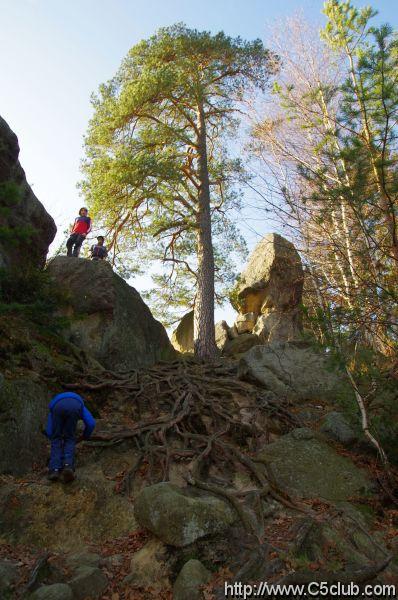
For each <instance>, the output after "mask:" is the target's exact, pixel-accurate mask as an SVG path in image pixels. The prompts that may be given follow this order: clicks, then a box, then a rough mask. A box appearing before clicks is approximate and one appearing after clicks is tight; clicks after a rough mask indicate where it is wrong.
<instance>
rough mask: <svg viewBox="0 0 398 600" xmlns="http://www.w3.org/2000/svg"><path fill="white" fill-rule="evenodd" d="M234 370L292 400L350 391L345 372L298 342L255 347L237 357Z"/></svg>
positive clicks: (329, 397) (331, 397)
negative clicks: (237, 360) (237, 366)
mask: <svg viewBox="0 0 398 600" xmlns="http://www.w3.org/2000/svg"><path fill="white" fill-rule="evenodd" d="M238 373H239V377H240V378H242V379H248V380H254V381H257V382H258V383H261V384H262V385H263V386H264V387H265V388H266V389H267V390H270V391H272V392H274V393H275V394H276V395H277V396H284V397H287V398H291V399H293V400H321V399H325V400H336V399H337V398H338V397H342V396H344V397H345V398H351V397H352V394H353V392H352V389H351V388H350V385H349V382H348V380H347V378H346V376H345V374H344V373H343V372H342V371H340V370H337V369H336V368H335V367H333V366H332V365H331V364H330V361H329V360H328V357H327V356H326V355H325V354H321V353H318V352H316V351H315V350H313V349H312V348H311V347H309V346H308V345H306V344H304V343H301V342H272V343H269V344H267V345H265V346H255V347H254V348H252V349H251V350H249V351H248V352H246V353H245V354H244V356H242V357H241V359H240V362H239V368H238Z"/></svg>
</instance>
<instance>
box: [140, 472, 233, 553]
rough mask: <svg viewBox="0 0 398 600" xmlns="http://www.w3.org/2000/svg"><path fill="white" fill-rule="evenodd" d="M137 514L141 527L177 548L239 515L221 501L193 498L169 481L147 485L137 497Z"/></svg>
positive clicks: (213, 530) (220, 526)
mask: <svg viewBox="0 0 398 600" xmlns="http://www.w3.org/2000/svg"><path fill="white" fill-rule="evenodd" d="M135 515H136V519H137V521H138V522H139V523H140V525H141V526H143V527H146V528H147V529H149V531H151V532H152V533H153V534H154V535H156V536H157V537H158V538H159V539H160V540H161V541H162V542H164V543H165V544H170V545H172V546H177V547H183V546H187V545H188V544H192V542H194V541H195V540H197V539H200V538H202V537H204V536H207V535H214V534H216V533H220V532H222V531H224V530H225V529H226V528H227V527H228V526H229V525H231V524H232V523H233V522H234V520H235V518H236V517H235V514H234V511H233V510H232V509H231V508H230V507H229V506H228V505H227V504H226V503H225V502H223V501H222V500H220V499H218V498H216V497H214V496H200V497H192V496H189V495H188V494H187V492H186V491H184V490H183V489H180V488H178V487H177V486H175V485H172V484H170V483H168V482H165V483H157V484H155V485H151V486H149V487H146V488H144V489H143V490H142V492H141V493H140V494H139V496H138V498H137V500H136V503H135Z"/></svg>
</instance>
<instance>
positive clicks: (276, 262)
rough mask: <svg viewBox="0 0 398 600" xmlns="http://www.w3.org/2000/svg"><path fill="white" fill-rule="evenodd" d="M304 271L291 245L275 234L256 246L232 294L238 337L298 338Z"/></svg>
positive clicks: (261, 338) (266, 338) (272, 339)
mask: <svg viewBox="0 0 398 600" xmlns="http://www.w3.org/2000/svg"><path fill="white" fill-rule="evenodd" d="M302 290H303V268H302V265H301V260H300V256H299V254H298V252H297V250H296V249H295V247H294V245H293V244H292V243H291V242H289V241H288V240H286V239H285V238H283V237H282V236H281V235H278V234H277V233H270V234H267V235H266V236H265V237H264V238H263V239H262V240H261V241H260V242H259V243H258V244H257V246H256V247H255V249H254V251H253V252H252V254H251V256H250V258H249V262H248V264H247V266H246V268H245V269H244V271H243V272H242V274H241V276H240V278H239V281H238V283H237V285H236V287H235V289H234V291H233V293H232V297H231V302H232V305H233V307H234V308H235V309H236V310H237V311H238V312H239V315H238V317H237V319H236V323H235V326H236V329H237V332H238V333H239V334H241V333H248V332H251V331H253V332H254V333H255V334H256V335H258V336H259V339H260V342H261V343H265V342H272V341H287V340H294V339H297V338H299V337H300V332H301V319H300V311H299V305H300V302H301V296H302Z"/></svg>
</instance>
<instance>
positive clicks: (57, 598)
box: [30, 583, 73, 600]
mask: <svg viewBox="0 0 398 600" xmlns="http://www.w3.org/2000/svg"><path fill="white" fill-rule="evenodd" d="M30 598H31V599H32V600H72V598H73V592H72V589H71V588H70V586H69V585H67V584H66V583H54V584H53V585H43V586H41V587H39V588H38V589H37V590H36V591H35V592H33V594H32V595H31V596H30Z"/></svg>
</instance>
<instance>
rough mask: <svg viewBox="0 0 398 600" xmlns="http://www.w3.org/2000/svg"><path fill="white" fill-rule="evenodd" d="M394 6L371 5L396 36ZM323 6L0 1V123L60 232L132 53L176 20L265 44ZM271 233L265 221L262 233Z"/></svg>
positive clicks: (252, 1)
mask: <svg viewBox="0 0 398 600" xmlns="http://www.w3.org/2000/svg"><path fill="white" fill-rule="evenodd" d="M397 2H398V0H374V1H373V2H371V5H372V6H373V7H374V8H376V9H377V10H378V11H379V13H380V17H379V19H380V20H382V21H389V22H390V23H392V24H393V25H394V26H396V27H397V26H398V11H397V10H396V9H397ZM355 4H357V5H358V6H362V5H363V4H368V2H360V1H356V2H355ZM322 6H323V2H322V0H279V2H278V1H276V0H246V1H245V0H201V1H200V2H193V1H192V0H68V1H62V0H0V15H1V30H0V31H1V33H0V73H1V85H0V115H1V116H2V117H3V118H5V119H6V121H7V122H8V123H9V125H10V127H11V128H12V129H13V130H14V131H15V133H16V134H17V135H18V138H19V141H20V147H21V154H20V160H21V163H22V166H23V167H24V169H25V171H26V174H27V179H28V181H29V183H30V184H31V185H32V187H33V190H34V191H35V193H36V195H37V196H38V198H39V199H40V200H41V202H42V203H43V204H44V205H45V207H46V208H47V210H48V211H49V212H50V213H51V214H52V216H53V217H54V219H55V221H56V223H57V226H58V229H59V232H60V233H62V231H63V230H64V229H65V228H66V227H67V226H68V224H69V223H70V222H71V221H72V219H73V216H74V215H75V213H76V211H77V209H78V208H79V206H81V205H82V200H81V199H80V198H79V195H78V191H77V189H76V182H77V181H78V180H79V177H80V176H79V163H80V160H81V158H82V155H83V149H82V143H83V135H84V132H85V130H86V127H87V123H88V120H89V118H90V114H91V107H90V95H91V93H92V92H93V91H95V90H96V89H97V87H98V85H99V84H100V83H102V82H104V81H106V80H108V79H109V78H110V77H112V76H113V75H114V73H115V71H116V70H117V68H118V66H119V64H120V61H121V60H122V58H123V57H124V56H125V55H126V53H127V51H128V49H129V48H130V47H131V46H132V45H133V44H135V43H136V42H138V41H139V40H140V39H142V38H145V37H147V36H149V35H151V34H152V33H153V32H154V31H155V30H156V29H157V28H159V27H161V26H166V25H171V24H173V23H175V22H177V21H183V22H185V23H186V24H187V25H188V26H190V27H195V28H198V29H208V30H211V31H213V32H215V31H218V30H221V29H222V30H224V31H225V32H226V33H227V34H229V35H233V36H235V35H241V36H242V37H244V38H247V39H252V38H256V37H260V38H262V39H264V41H265V42H266V39H265V31H266V27H267V25H269V24H270V23H271V22H272V21H273V20H275V19H278V18H280V17H284V16H287V15H289V14H292V13H294V12H295V11H297V10H300V9H302V10H303V11H304V13H305V14H306V16H308V17H310V18H311V19H315V20H318V19H319V18H320V12H321V9H322ZM269 229H270V228H267V224H266V223H264V222H263V223H262V224H261V226H260V228H259V233H264V232H266V231H267V230H269ZM254 240H255V238H254V236H250V237H249V244H250V245H252V244H253V243H254ZM140 283H141V285H138V282H137V284H136V285H137V288H138V289H140V287H141V286H142V282H140ZM224 312H225V311H224ZM227 312H228V313H229V314H227V316H230V315H231V314H232V313H230V311H227Z"/></svg>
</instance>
